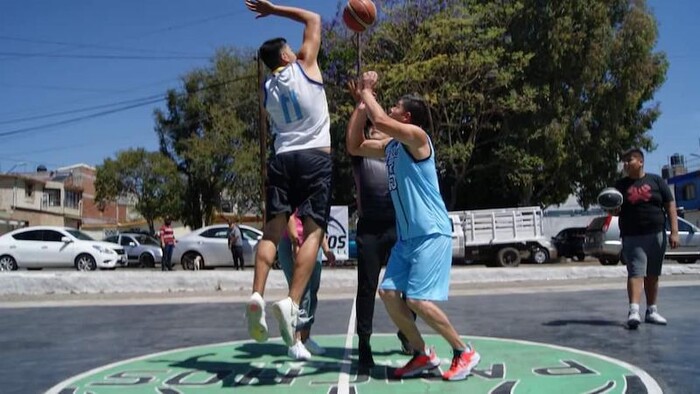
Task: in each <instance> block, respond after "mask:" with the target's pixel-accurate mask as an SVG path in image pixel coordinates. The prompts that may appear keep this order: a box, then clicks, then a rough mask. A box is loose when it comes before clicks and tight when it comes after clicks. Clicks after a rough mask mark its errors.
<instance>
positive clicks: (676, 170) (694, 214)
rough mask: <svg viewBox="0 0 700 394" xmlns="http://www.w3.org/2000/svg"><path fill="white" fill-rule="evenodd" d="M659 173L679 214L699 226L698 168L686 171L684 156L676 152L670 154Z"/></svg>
mask: <svg viewBox="0 0 700 394" xmlns="http://www.w3.org/2000/svg"><path fill="white" fill-rule="evenodd" d="M661 175H662V177H663V178H664V179H665V180H666V183H668V186H669V187H670V188H671V192H672V193H673V195H674V197H675V199H676V207H677V208H678V211H679V215H681V216H683V218H685V219H686V220H687V221H689V222H691V223H693V224H695V225H696V226H700V196H699V195H698V191H699V190H700V170H699V169H695V170H692V171H688V168H687V167H686V162H685V158H684V157H683V155H679V154H677V153H676V154H674V155H673V156H671V159H670V164H668V165H665V166H664V167H663V168H662V170H661Z"/></svg>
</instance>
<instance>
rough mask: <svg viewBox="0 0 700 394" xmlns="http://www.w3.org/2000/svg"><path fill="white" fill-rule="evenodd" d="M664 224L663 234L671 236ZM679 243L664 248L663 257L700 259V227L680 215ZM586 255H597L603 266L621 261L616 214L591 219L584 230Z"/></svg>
mask: <svg viewBox="0 0 700 394" xmlns="http://www.w3.org/2000/svg"><path fill="white" fill-rule="evenodd" d="M670 232H671V231H670V228H669V225H668V223H666V234H667V235H670ZM678 235H679V238H680V245H679V247H678V248H676V249H671V248H670V247H667V249H666V259H668V260H676V261H678V262H679V263H683V264H693V263H695V262H696V261H697V260H698V259H700V229H699V228H698V227H696V226H694V225H693V224H692V223H690V222H688V221H687V220H685V219H683V218H678ZM583 249H584V251H585V252H586V254H589V255H591V256H593V257H596V258H598V260H599V261H600V263H601V264H603V265H616V264H618V263H619V262H620V252H621V251H622V240H621V239H620V227H619V226H618V217H617V216H600V217H597V218H594V219H593V220H592V221H591V223H590V224H589V225H588V228H587V229H586V240H585V242H584V245H583Z"/></svg>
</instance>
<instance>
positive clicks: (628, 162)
mask: <svg viewBox="0 0 700 394" xmlns="http://www.w3.org/2000/svg"><path fill="white" fill-rule="evenodd" d="M622 161H623V163H624V168H625V173H626V174H627V176H626V177H624V178H622V179H620V180H618V181H617V182H616V183H615V188H616V189H617V190H619V191H620V193H622V195H623V197H624V200H623V203H622V207H620V208H618V209H617V210H615V211H614V212H612V213H613V214H617V215H619V216H620V219H619V226H620V236H621V237H622V261H623V262H624V263H625V264H626V265H627V277H628V279H627V295H628V297H629V302H630V307H629V314H628V318H627V325H628V327H629V328H631V329H635V328H637V326H639V323H640V322H641V317H640V315H639V303H640V301H641V298H642V289H644V292H645V294H646V301H647V310H646V314H645V319H644V320H645V321H646V322H647V323H652V324H666V319H665V318H664V317H662V316H661V315H660V314H659V312H658V309H657V306H656V300H657V295H658V291H659V275H661V266H662V263H663V259H664V254H665V252H666V241H667V239H666V231H665V223H666V219H667V216H668V222H669V224H670V228H671V234H670V236H669V237H668V243H669V245H670V246H671V248H676V247H678V243H679V237H678V217H677V214H676V203H675V201H674V199H673V194H671V190H670V189H669V187H668V185H667V184H666V181H664V180H663V178H661V177H660V176H658V175H656V174H648V173H646V172H644V153H643V152H642V151H641V150H640V149H637V148H635V149H630V150H628V151H627V152H625V153H623V155H622Z"/></svg>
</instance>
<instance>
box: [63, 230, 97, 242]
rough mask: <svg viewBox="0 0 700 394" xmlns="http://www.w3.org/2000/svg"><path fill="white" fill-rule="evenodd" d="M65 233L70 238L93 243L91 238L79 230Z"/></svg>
mask: <svg viewBox="0 0 700 394" xmlns="http://www.w3.org/2000/svg"><path fill="white" fill-rule="evenodd" d="M66 232H67V233H68V234H70V235H72V236H74V237H75V238H77V239H80V240H83V241H94V239H92V237H91V236H89V235H87V234H85V233H84V232H82V231H80V230H66Z"/></svg>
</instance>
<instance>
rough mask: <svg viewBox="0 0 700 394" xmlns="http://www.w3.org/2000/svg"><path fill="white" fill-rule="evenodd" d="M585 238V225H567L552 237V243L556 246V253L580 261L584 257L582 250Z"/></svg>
mask: <svg viewBox="0 0 700 394" xmlns="http://www.w3.org/2000/svg"><path fill="white" fill-rule="evenodd" d="M585 240H586V228H585V227H569V228H565V229H563V230H561V231H560V232H559V234H557V235H556V236H555V237H552V243H553V244H554V246H555V247H556V248H557V254H558V255H559V256H562V257H568V258H571V259H574V260H578V261H582V260H583V259H584V258H586V253H585V252H584V251H583V243H584V241H585Z"/></svg>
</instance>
